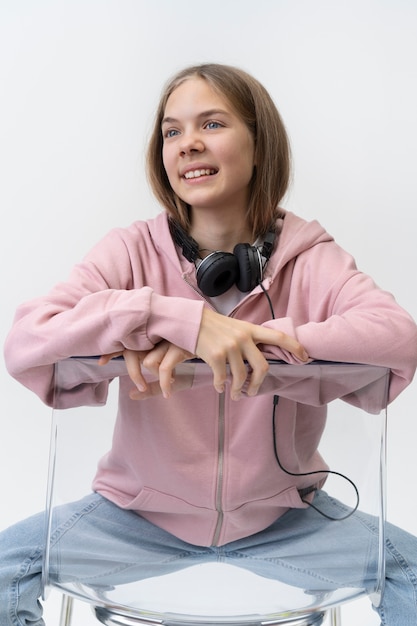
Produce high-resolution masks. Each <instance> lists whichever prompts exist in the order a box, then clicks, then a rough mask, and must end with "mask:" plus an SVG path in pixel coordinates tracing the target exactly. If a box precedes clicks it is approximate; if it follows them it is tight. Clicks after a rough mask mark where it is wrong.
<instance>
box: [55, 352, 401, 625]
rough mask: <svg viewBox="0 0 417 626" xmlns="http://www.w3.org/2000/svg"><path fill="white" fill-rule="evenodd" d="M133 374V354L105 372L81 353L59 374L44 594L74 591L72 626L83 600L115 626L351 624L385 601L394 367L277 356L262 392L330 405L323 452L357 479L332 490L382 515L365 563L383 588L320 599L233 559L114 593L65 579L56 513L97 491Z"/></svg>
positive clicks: (334, 479) (68, 605)
mask: <svg viewBox="0 0 417 626" xmlns="http://www.w3.org/2000/svg"><path fill="white" fill-rule="evenodd" d="M190 372H191V377H192V380H193V381H194V382H193V384H195V383H197V384H198V381H199V380H200V379H201V380H202V381H205V382H202V383H201V384H207V381H211V373H210V371H209V369H208V367H207V365H205V364H204V363H202V362H200V361H192V362H187V363H185V364H182V365H180V366H179V367H178V368H177V370H176V381H181V378H182V377H183V379H184V380H187V379H189V378H190ZM121 376H126V368H125V364H124V361H123V360H122V359H116V360H113V361H111V362H110V363H109V364H108V365H106V366H99V365H98V364H97V359H96V358H72V359H67V360H65V361H62V362H61V363H58V364H57V365H56V367H55V400H54V406H55V408H54V410H53V419H52V434H51V453H50V470H49V480H48V493H47V511H46V536H45V546H46V550H45V558H44V570H43V581H44V590H45V591H44V597H46V596H47V594H48V590H49V589H50V588H55V589H58V590H59V591H60V592H62V594H63V601H62V610H61V621H60V626H69V625H70V624H71V619H72V609H73V602H74V600H78V601H83V602H87V603H89V604H90V605H91V606H92V609H93V611H94V613H95V616H96V618H97V620H98V622H101V623H102V624H107V625H108V626H137V625H148V626H151V625H154V626H155V625H157V624H160V625H167V626H208V625H209V624H211V625H216V626H237V625H242V626H261V625H264V626H273V625H278V624H282V625H286V626H313V625H316V626H319V625H320V624H322V623H323V621H324V619H325V617H326V616H327V617H326V619H327V618H328V619H329V620H330V624H331V626H339V625H340V624H341V613H340V607H341V605H342V604H343V603H345V602H348V601H352V600H355V599H356V598H359V597H362V596H365V595H369V596H370V599H371V601H372V602H373V604H374V605H375V606H378V604H379V602H380V599H381V595H382V593H383V586H384V575H385V573H384V515H385V432H386V404H387V389H388V377H389V370H387V369H386V368H382V367H376V366H370V365H356V364H342V363H324V362H313V363H311V364H308V365H300V366H298V365H286V364H284V363H282V362H277V361H270V368H269V373H268V375H267V377H266V379H265V381H264V383H263V386H262V387H261V390H260V393H268V394H271V398H272V397H273V396H274V395H280V396H281V397H288V398H291V399H298V398H299V397H300V390H302V397H303V400H304V401H305V398H306V389H307V394H308V397H310V398H311V405H313V406H317V405H318V404H320V405H326V406H327V415H328V416H327V422H326V423H327V425H326V428H325V431H324V434H323V437H322V440H321V442H320V447H319V449H320V452H321V454H322V456H323V457H324V459H325V460H326V462H327V464H328V465H329V467H330V469H332V470H335V471H336V472H337V473H339V474H343V475H346V476H348V477H349V479H350V481H351V483H349V482H347V481H346V480H344V479H340V477H339V476H336V475H335V476H332V475H329V477H328V478H327V481H326V491H327V492H329V493H330V494H331V495H333V496H334V497H336V498H337V499H338V500H341V501H342V502H343V503H345V504H346V505H347V506H349V507H351V508H352V509H354V508H355V507H356V506H357V505H358V502H357V500H356V497H357V495H358V497H359V509H360V510H361V511H363V512H366V513H368V514H370V515H372V516H373V517H374V520H375V525H376V527H377V528H378V530H379V534H378V540H377V541H375V542H372V545H371V544H370V545H369V546H368V549H367V550H364V554H363V564H362V567H363V571H364V572H365V571H367V573H368V574H370V577H371V578H372V580H373V581H374V584H373V587H372V589H369V588H367V589H365V588H364V587H360V586H359V587H354V588H353V587H349V586H342V587H341V588H338V589H328V590H323V589H322V590H321V591H317V592H314V591H311V590H304V589H302V588H298V587H294V586H291V585H288V584H287V583H285V582H283V581H280V580H274V579H272V578H265V577H262V576H259V575H257V574H254V573H252V572H249V571H247V570H244V569H242V568H240V567H236V566H234V565H230V564H226V563H200V564H198V565H190V567H188V568H185V569H182V570H181V571H178V572H174V573H169V574H166V575H161V576H154V577H150V578H146V579H142V580H136V581H135V580H132V581H129V582H126V581H124V582H122V583H120V584H119V583H118V581H117V580H115V581H114V585H111V586H109V587H108V588H94V587H93V586H91V585H88V584H86V583H85V581H83V579H82V576H81V575H80V577H79V578H75V579H74V577H72V579H71V580H66V579H65V574H64V575H61V574H60V573H57V572H56V567H55V565H56V563H57V562H58V561H59V562H60V568H61V572H65V567H66V563H65V555H62V554H56V553H55V551H56V548H55V547H54V546H53V545H51V543H50V535H51V523H52V517H53V515H54V514H55V512H56V511H57V508H56V507H59V505H61V504H64V503H67V502H72V501H75V500H77V499H79V498H81V497H83V496H84V495H86V493H88V492H89V490H90V483H91V479H92V477H93V476H94V474H95V469H96V464H97V461H98V459H99V458H101V457H102V456H103V455H104V454H105V452H106V451H107V450H108V449H109V447H110V445H111V437H112V430H113V423H114V417H115V413H116V410H117V395H118V385H117V379H118V378H119V377H121ZM103 381H104V385H105V386H106V388H107V384H108V381H112V382H111V384H110V385H109V387H108V390H107V391H106V393H105V394H104V395H105V397H102V393H98V394H97V396H98V398H99V400H98V404H99V406H97V407H91V406H88V407H84V406H77V407H71V406H70V405H71V403H70V402H69V401H68V390H71V389H77V390H78V392H79V391H80V390H82V386H83V385H91V384H94V385H97V389H99V388H100V385H102V384H103ZM179 386H180V387H181V384H180V385H179ZM184 386H186V384H185V385H184ZM177 393H181V392H180V391H178V392H177ZM63 394H65V400H64V401H62V400H61V397H62V396H63ZM141 402H146V400H141ZM244 402H245V399H242V400H241V401H240V403H241V405H242V409H243V407H244ZM77 403H79V399H78V400H77ZM308 404H310V402H309V403H308ZM64 406H65V408H62V407H64ZM60 407H61V408H60ZM352 451H354V453H352ZM352 484H353V485H354V486H355V487H356V489H357V493H355V490H354V489H352ZM335 523H338V524H343V522H335ZM103 558H104V557H103ZM342 558H343V557H342V556H341V555H340V554H338V553H337V552H336V553H335V555H334V559H335V563H339V562H340V567H343V561H342V560H341V559H342ZM51 563H54V568H52V566H51Z"/></svg>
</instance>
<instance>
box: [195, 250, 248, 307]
mask: <svg viewBox="0 0 417 626" xmlns="http://www.w3.org/2000/svg"><path fill="white" fill-rule="evenodd" d="M238 274H239V267H238V261H237V259H236V257H235V256H234V254H231V253H230V252H212V253H211V254H209V255H208V256H206V258H205V259H203V260H202V261H201V263H200V265H199V266H198V268H197V273H196V277H197V285H198V286H199V288H200V289H201V291H202V292H203V293H204V294H205V295H206V296H209V297H215V296H221V295H222V293H225V291H227V290H228V289H230V287H231V286H232V285H234V284H235V282H236V280H237V278H238Z"/></svg>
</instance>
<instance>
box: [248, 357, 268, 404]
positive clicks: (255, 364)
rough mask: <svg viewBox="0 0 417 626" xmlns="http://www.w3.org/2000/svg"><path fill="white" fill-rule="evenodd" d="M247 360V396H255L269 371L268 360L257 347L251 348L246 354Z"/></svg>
mask: <svg viewBox="0 0 417 626" xmlns="http://www.w3.org/2000/svg"><path fill="white" fill-rule="evenodd" d="M247 361H248V364H249V366H250V370H249V379H248V380H249V384H248V386H247V389H246V393H247V395H248V396H256V394H257V393H258V391H259V388H260V386H261V385H262V383H263V381H264V380H265V376H266V375H267V373H268V371H269V364H268V361H267V360H266V359H265V357H264V356H263V354H262V353H261V352H260V350H259V349H258V348H256V347H255V350H252V351H251V353H250V354H248V356H247Z"/></svg>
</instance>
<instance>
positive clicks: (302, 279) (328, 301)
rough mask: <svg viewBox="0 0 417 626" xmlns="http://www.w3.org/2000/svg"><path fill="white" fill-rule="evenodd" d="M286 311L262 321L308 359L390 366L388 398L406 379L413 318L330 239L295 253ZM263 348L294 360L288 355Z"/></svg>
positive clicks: (414, 351) (413, 348) (413, 347)
mask: <svg viewBox="0 0 417 626" xmlns="http://www.w3.org/2000/svg"><path fill="white" fill-rule="evenodd" d="M288 312H289V315H288V316H283V317H282V318H280V319H277V320H273V321H270V322H266V323H265V326H269V327H272V328H278V329H279V330H281V331H283V332H285V333H287V334H289V335H292V336H294V337H296V338H297V339H298V341H299V342H300V343H301V344H302V345H303V346H304V347H305V349H306V350H307V352H308V354H309V356H310V358H311V359H318V360H328V361H337V362H350V363H368V364H370V365H381V366H384V367H389V368H390V369H391V381H390V393H389V399H390V401H392V400H393V399H394V398H395V397H396V396H397V395H398V394H399V393H400V392H401V391H402V390H403V389H404V388H405V387H406V386H407V385H408V384H409V383H410V382H411V380H412V378H413V376H414V372H415V369H416V366H417V327H416V324H415V322H414V320H413V319H412V318H411V317H410V315H409V314H408V313H407V312H406V311H404V309H402V308H401V307H400V306H399V305H398V304H397V302H396V301H395V299H394V297H393V296H392V295H391V294H390V293H388V292H386V291H383V290H382V289H380V288H378V287H377V285H376V284H375V283H374V281H373V280H372V279H371V278H370V277H369V276H367V275H366V274H363V273H362V272H360V271H359V270H358V269H357V267H356V264H355V262H354V260H353V258H352V257H351V256H350V255H349V254H348V253H346V252H345V251H344V250H342V249H341V248H340V247H339V246H338V245H337V244H336V243H335V242H334V241H326V242H321V243H318V244H317V245H315V246H313V247H311V248H310V249H308V250H306V251H305V252H303V253H301V254H299V255H298V256H297V258H296V260H295V263H294V266H293V273H292V278H291V285H290V294H289V306H288ZM266 349H267V351H268V352H269V351H270V350H271V351H272V352H273V353H274V352H275V356H278V357H279V358H284V360H286V361H289V362H294V357H293V356H292V355H290V354H284V353H282V352H281V353H280V354H279V355H277V350H276V349H274V348H272V347H269V346H268V347H267V348H266Z"/></svg>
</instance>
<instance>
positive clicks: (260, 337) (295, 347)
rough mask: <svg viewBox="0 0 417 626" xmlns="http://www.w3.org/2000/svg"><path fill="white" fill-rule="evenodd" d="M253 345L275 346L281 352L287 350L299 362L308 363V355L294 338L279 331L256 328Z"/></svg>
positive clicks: (261, 327) (262, 327) (263, 327)
mask: <svg viewBox="0 0 417 626" xmlns="http://www.w3.org/2000/svg"><path fill="white" fill-rule="evenodd" d="M254 341H255V343H257V344H258V343H263V344H270V345H272V346H277V347H278V348H281V349H282V350H287V351H288V352H290V353H291V354H293V355H294V356H295V357H297V358H298V359H299V360H300V361H308V358H309V356H308V353H307V351H306V350H305V348H304V346H302V345H301V344H300V343H299V342H298V341H297V339H295V337H292V336H291V335H287V334H286V333H283V332H282V331H280V330H275V329H273V328H266V327H265V326H258V327H257V328H256V331H255V333H254Z"/></svg>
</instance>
